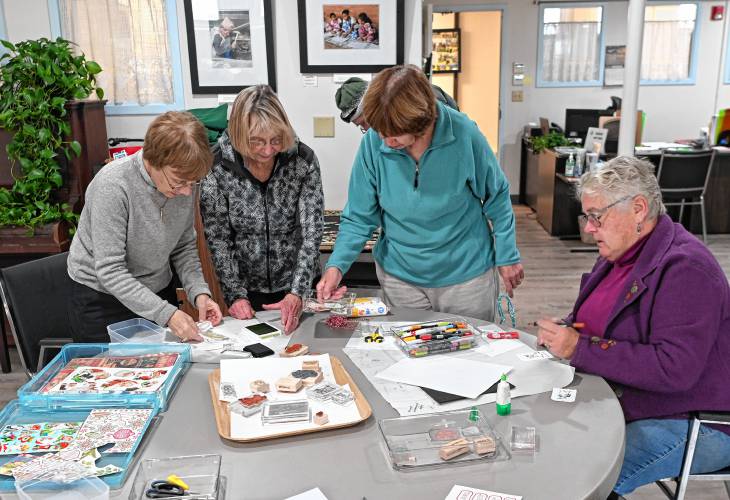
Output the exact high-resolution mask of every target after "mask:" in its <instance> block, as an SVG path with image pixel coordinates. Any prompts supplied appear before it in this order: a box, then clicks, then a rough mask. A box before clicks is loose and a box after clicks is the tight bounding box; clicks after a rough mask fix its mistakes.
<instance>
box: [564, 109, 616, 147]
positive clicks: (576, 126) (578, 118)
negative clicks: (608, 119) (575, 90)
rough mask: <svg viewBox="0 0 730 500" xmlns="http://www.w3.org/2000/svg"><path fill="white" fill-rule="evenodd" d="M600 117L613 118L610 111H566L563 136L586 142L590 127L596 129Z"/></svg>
mask: <svg viewBox="0 0 730 500" xmlns="http://www.w3.org/2000/svg"><path fill="white" fill-rule="evenodd" d="M601 116H613V110H610V109H566V110H565V136H566V137H568V138H569V139H578V138H579V139H580V140H581V141H585V140H586V134H587V133H588V129H589V128H590V127H598V120H599V119H600V117H601Z"/></svg>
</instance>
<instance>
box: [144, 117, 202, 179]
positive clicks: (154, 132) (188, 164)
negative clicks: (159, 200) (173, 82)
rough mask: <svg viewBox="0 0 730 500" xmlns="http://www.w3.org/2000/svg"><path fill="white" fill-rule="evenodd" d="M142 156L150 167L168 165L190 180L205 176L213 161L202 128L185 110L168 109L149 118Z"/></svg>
mask: <svg viewBox="0 0 730 500" xmlns="http://www.w3.org/2000/svg"><path fill="white" fill-rule="evenodd" d="M142 157H143V158H144V159H145V160H147V163H149V165H150V166H151V167H152V168H155V169H157V170H159V169H161V168H163V167H168V168H170V169H172V170H174V171H175V172H176V173H177V174H178V175H180V177H182V178H183V179H185V180H194V181H198V180H200V179H202V178H203V177H205V176H206V175H207V174H208V172H209V171H210V167H211V165H212V164H213V154H212V153H211V152H210V145H209V144H208V134H207V132H206V131H205V127H204V126H203V124H202V123H200V120H198V119H197V118H195V117H194V116H193V115H192V114H190V113H188V112H186V111H168V112H167V113H163V114H161V115H160V116H158V117H157V118H155V119H154V120H153V121H152V123H151V124H150V126H149V128H148V129H147V133H146V134H145V136H144V147H143V150H142Z"/></svg>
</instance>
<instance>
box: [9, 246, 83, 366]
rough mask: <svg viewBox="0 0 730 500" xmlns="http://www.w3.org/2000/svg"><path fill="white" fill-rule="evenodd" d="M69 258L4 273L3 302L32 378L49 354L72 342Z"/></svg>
mask: <svg viewBox="0 0 730 500" xmlns="http://www.w3.org/2000/svg"><path fill="white" fill-rule="evenodd" d="M67 258H68V252H64V253H60V254H56V255H52V256H50V257H44V258H42V259H38V260H32V261H30V262H25V263H23V264H18V265H16V266H12V267H6V268H5V269H2V270H0V298H2V303H3V307H4V308H5V314H6V315H7V317H8V322H9V323H10V331H11V332H12V333H13V337H14V338H15V345H16V346H18V353H19V354H20V361H21V363H22V364H23V368H24V369H25V372H26V373H27V374H28V376H31V374H32V373H35V372H37V371H40V369H41V368H43V366H44V365H45V363H46V350H48V349H60V348H61V347H62V346H64V345H65V344H68V343H69V342H71V339H70V338H69V337H68V315H67V305H66V297H67V296H68V292H69V288H70V283H71V278H69V276H68V272H67V271H66V260H67Z"/></svg>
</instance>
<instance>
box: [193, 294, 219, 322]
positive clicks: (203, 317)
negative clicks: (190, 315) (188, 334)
mask: <svg viewBox="0 0 730 500" xmlns="http://www.w3.org/2000/svg"><path fill="white" fill-rule="evenodd" d="M195 307H196V308H197V309H198V321H210V322H211V323H212V324H213V326H217V325H219V324H220V322H221V320H222V319H223V313H221V308H220V307H218V304H216V302H215V301H214V300H213V299H211V298H210V297H209V296H208V295H207V294H204V293H201V294H200V295H198V296H197V297H195Z"/></svg>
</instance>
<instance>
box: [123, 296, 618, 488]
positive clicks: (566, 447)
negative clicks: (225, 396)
mask: <svg viewBox="0 0 730 500" xmlns="http://www.w3.org/2000/svg"><path fill="white" fill-rule="evenodd" d="M437 316H441V317H443V314H440V315H439V314H437V313H428V312H424V311H412V310H402V309H401V310H396V311H395V315H391V316H389V317H387V318H383V320H388V321H399V320H406V321H421V320H428V319H435V318H436V317H437ZM323 317H325V316H324V315H321V314H320V315H316V316H310V317H307V318H306V319H304V320H303V322H302V325H301V327H300V328H299V329H298V330H297V331H296V333H295V334H294V335H293V337H292V338H293V342H302V343H304V344H307V345H309V346H310V350H311V351H312V352H320V353H330V354H333V355H335V356H336V357H338V358H339V359H340V360H341V361H342V363H343V364H344V366H345V369H347V371H348V372H349V373H350V375H351V376H352V377H353V379H354V380H355V383H356V384H357V385H358V386H359V388H360V390H361V391H362V392H363V393H364V394H365V397H366V398H367V399H368V401H369V403H370V405H371V406H372V408H373V416H372V417H371V418H370V419H368V420H366V421H365V422H362V423H361V424H358V425H356V426H354V427H350V428H347V429H342V430H333V431H326V432H320V433H313V434H305V435H302V436H297V437H291V438H283V439H274V440H269V441H262V442H260V443H254V444H243V443H236V442H232V441H226V440H224V439H223V438H221V437H220V436H218V433H217V431H216V425H215V417H214V416H213V409H212V406H211V398H210V390H209V388H208V375H209V373H210V372H211V371H212V370H214V369H215V368H217V365H211V364H194V365H192V367H191V369H190V370H189V371H188V373H187V374H186V375H185V377H184V379H183V380H182V381H181V383H180V386H179V388H178V390H177V392H176V394H175V395H174V396H173V399H172V402H171V403H170V406H169V409H168V411H167V412H165V413H164V414H162V415H163V418H162V421H161V422H160V424H159V425H158V426H157V428H155V429H154V430H153V431H152V434H151V435H150V436H148V440H147V444H146V446H145V448H144V449H143V451H142V458H159V457H170V456H176V455H195V454H207V453H215V454H220V455H222V456H223V461H222V466H221V475H222V476H224V478H225V490H226V497H225V498H227V499H246V500H254V499H266V500H270V499H276V500H279V499H284V498H286V497H288V496H291V495H295V494H297V493H301V492H303V491H306V490H308V489H310V488H314V487H319V488H320V489H321V490H322V492H323V493H324V494H325V495H326V496H327V497H328V498H329V499H330V500H345V499H355V500H360V499H363V498H367V500H395V499H424V500H425V499H433V500H443V499H444V498H445V497H446V495H447V494H448V492H449V491H450V490H451V488H452V486H453V485H455V484H461V485H464V486H472V487H476V488H482V489H486V490H491V491H499V492H503V493H512V494H517V495H522V496H523V498H524V499H525V500H536V499H550V500H572V499H582V498H589V499H597V500H604V499H605V498H606V497H607V496H608V494H609V492H610V491H611V488H612V486H613V485H614V484H615V481H616V478H617V477H618V473H619V470H620V467H621V462H622V460H623V452H624V419H623V414H622V412H621V408H620V406H619V403H618V401H617V399H616V397H615V396H614V393H613V391H612V390H611V389H610V388H609V386H608V384H606V382H605V381H604V380H603V379H602V378H600V377H595V376H591V375H585V374H576V376H575V379H574V381H573V384H572V385H571V386H570V387H573V388H576V389H577V390H578V397H577V400H576V402H575V403H557V402H554V401H552V400H551V399H550V394H548V393H543V394H538V395H535V396H525V397H520V398H517V399H514V400H513V401H512V414H511V415H510V416H507V417H499V416H497V415H496V412H495V409H494V405H484V414H485V415H487V418H488V419H489V421H490V423H491V424H492V425H493V426H494V427H495V430H496V431H497V432H499V433H500V434H501V435H502V437H503V438H504V439H506V440H507V443H508V442H509V435H510V429H511V426H512V425H521V426H525V425H530V426H535V427H536V428H537V432H538V435H539V451H538V452H537V453H535V454H532V455H518V454H513V455H512V458H511V459H510V460H507V461H503V462H493V463H484V464H478V465H463V466H446V467H443V468H438V469H427V470H418V471H409V472H399V471H396V470H394V469H393V468H392V467H391V465H390V461H389V458H388V456H387V454H386V450H385V446H384V444H383V442H382V439H381V435H380V430H379V429H378V424H377V421H378V419H382V418H387V417H395V416H397V413H396V412H395V410H394V409H393V408H391V407H390V406H389V405H388V404H387V403H386V402H385V400H384V399H383V398H382V397H381V396H380V394H379V393H378V392H377V391H376V390H375V389H374V388H373V386H372V385H371V384H370V382H368V380H367V379H366V378H365V377H364V376H363V375H362V373H361V372H360V370H358V369H357V367H356V366H355V365H353V363H352V362H351V361H350V359H349V358H348V357H347V356H346V355H345V354H344V353H343V352H342V348H343V347H344V345H345V344H346V343H347V340H348V338H349V336H350V335H349V332H346V333H343V334H342V335H341V336H340V337H339V338H322V336H321V335H319V334H317V335H315V327H316V328H317V329H319V330H318V332H319V333H321V332H322V329H323V328H326V327H324V325H322V324H320V325H318V326H317V323H318V321H319V320H321V319H322V318H323ZM475 323H476V324H483V323H484V322H480V321H475ZM530 340H532V339H530ZM135 473H136V470H134V471H132V472H131V473H130V475H129V478H128V480H127V482H126V484H125V487H124V488H123V490H120V491H118V492H116V494H115V492H112V497H118V498H125V499H126V498H127V497H128V495H129V490H130V489H131V484H132V482H133V479H134V475H135Z"/></svg>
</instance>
